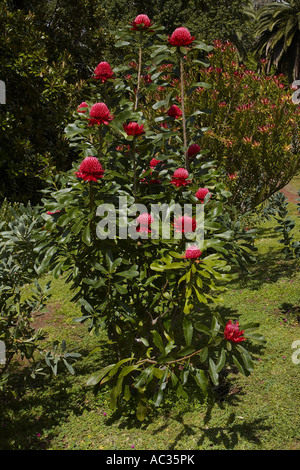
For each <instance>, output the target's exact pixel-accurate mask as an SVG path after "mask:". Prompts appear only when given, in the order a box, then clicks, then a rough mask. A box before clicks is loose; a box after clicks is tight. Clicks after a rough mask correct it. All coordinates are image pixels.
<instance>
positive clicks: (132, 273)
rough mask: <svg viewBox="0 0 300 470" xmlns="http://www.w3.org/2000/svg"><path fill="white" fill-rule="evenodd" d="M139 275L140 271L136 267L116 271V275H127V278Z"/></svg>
mask: <svg viewBox="0 0 300 470" xmlns="http://www.w3.org/2000/svg"><path fill="white" fill-rule="evenodd" d="M138 275H139V272H138V271H137V270H136V269H135V268H131V269H129V270H128V271H122V272H118V273H116V276H122V277H125V278H126V279H132V278H133V277H137V276H138Z"/></svg>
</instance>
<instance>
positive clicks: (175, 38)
mask: <svg viewBox="0 0 300 470" xmlns="http://www.w3.org/2000/svg"><path fill="white" fill-rule="evenodd" d="M194 39H195V36H191V33H190V32H189V30H188V29H187V28H182V27H181V28H177V29H175V31H174V32H173V33H172V35H171V37H170V36H169V39H168V41H169V43H170V44H171V45H172V46H188V45H189V44H191V43H192V42H193V41H194Z"/></svg>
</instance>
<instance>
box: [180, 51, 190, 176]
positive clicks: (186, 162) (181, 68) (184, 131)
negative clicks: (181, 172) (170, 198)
mask: <svg viewBox="0 0 300 470" xmlns="http://www.w3.org/2000/svg"><path fill="white" fill-rule="evenodd" d="M180 87H181V110H182V131H183V147H184V153H185V167H186V169H187V171H189V160H188V155H187V138H186V120H185V99H184V70H183V60H182V58H180Z"/></svg>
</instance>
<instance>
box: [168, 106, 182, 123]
mask: <svg viewBox="0 0 300 470" xmlns="http://www.w3.org/2000/svg"><path fill="white" fill-rule="evenodd" d="M167 114H168V116H170V117H173V118H174V119H177V118H179V117H180V116H182V111H181V109H180V108H178V106H176V104H172V106H171V107H170V108H169V109H168V112H167Z"/></svg>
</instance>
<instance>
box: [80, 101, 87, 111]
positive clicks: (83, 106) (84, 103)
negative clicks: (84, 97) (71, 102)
mask: <svg viewBox="0 0 300 470" xmlns="http://www.w3.org/2000/svg"><path fill="white" fill-rule="evenodd" d="M87 107H88V104H87V103H86V102H85V101H83V102H82V103H80V105H79V106H78V108H77V113H85V112H86V109H84V108H87Z"/></svg>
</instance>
